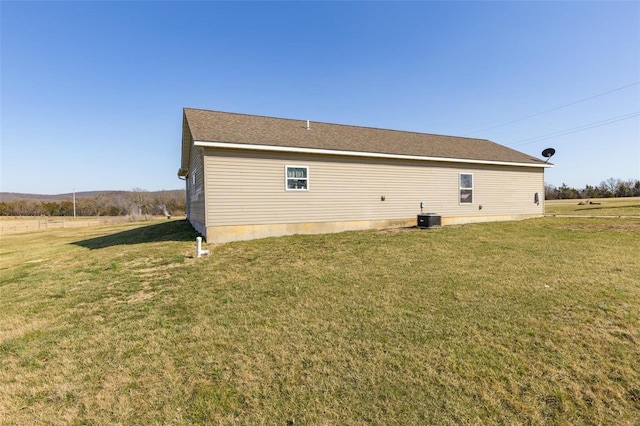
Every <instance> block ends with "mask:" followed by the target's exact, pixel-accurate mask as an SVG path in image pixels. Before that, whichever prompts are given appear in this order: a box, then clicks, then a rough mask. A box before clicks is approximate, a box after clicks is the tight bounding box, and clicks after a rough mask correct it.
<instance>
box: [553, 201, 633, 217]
mask: <svg viewBox="0 0 640 426" xmlns="http://www.w3.org/2000/svg"><path fill="white" fill-rule="evenodd" d="M586 201H587V200H547V201H545V213H546V214H548V215H570V216H636V217H639V218H640V197H628V198H594V199H591V200H589V201H591V202H592V203H593V204H586V203H585V202H586ZM580 203H583V204H582V205H581V204H580Z"/></svg>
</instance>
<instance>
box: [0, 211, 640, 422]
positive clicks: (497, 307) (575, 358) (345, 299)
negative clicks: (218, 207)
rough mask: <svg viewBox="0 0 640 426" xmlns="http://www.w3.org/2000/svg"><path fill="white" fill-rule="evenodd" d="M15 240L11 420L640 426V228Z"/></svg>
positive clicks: (617, 223) (0, 299)
mask: <svg viewBox="0 0 640 426" xmlns="http://www.w3.org/2000/svg"><path fill="white" fill-rule="evenodd" d="M194 239H195V234H194V233H193V231H192V230H191V228H190V226H189V225H188V224H186V223H185V222H184V221H168V222H163V223H156V224H152V225H148V224H123V225H111V226H103V227H96V228H77V229H55V230H47V231H39V232H34V233H30V234H15V235H7V236H2V240H1V244H0V262H1V263H0V272H1V276H0V423H2V424H8V425H13V424H16V425H17V424H20V425H22V424H144V425H148V424H245V425H256V424H274V425H292V424H296V425H306V424H309V425H318V424H332V425H333V424H336V425H337V424H340V425H342V424H380V425H388V424H398V425H409V424H563V425H574V424H594V425H595V424H639V423H640V362H639V360H640V255H639V253H640V219H592V218H577V219H576V218H571V219H569V218H544V219H535V220H528V221H522V222H506V223H504V222H503V223H486V224H475V225H465V226H451V227H444V228H442V229H439V230H428V231H427V230H422V231H421V230H417V229H404V230H399V231H381V232H346V233H341V234H332V235H317V236H292V237H282V238H269V239H264V240H257V241H249V242H238V243H230V244H225V245H220V246H213V245H208V246H207V248H209V249H210V250H211V255H210V256H207V257H204V258H201V259H195V258H194V252H195V242H194Z"/></svg>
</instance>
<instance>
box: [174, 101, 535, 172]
mask: <svg viewBox="0 0 640 426" xmlns="http://www.w3.org/2000/svg"><path fill="white" fill-rule="evenodd" d="M306 126H307V122H306V120H295V119H286V118H274V117H263V116H257V115H247V114H236V113H229V112H219V111H207V110H201V109H192V108H185V109H184V124H183V127H184V129H185V130H186V129H188V130H189V131H190V133H191V137H192V138H193V140H194V141H200V142H223V143H233V144H248V145H266V146H278V147H291V148H305V149H321V150H332V151H356V152H365V153H376V154H391V155H407V156H419V157H436V158H446V159H467V160H479V161H492V162H493V161H497V162H505V163H521V164H531V165H538V166H539V165H543V164H544V161H542V160H540V159H538V158H535V157H532V156H530V155H527V154H524V153H522V152H519V151H516V150H514V149H511V148H507V147H505V146H502V145H499V144H497V143H495V142H491V141H489V140H486V139H474V138H464V137H456V136H443V135H433V134H428V133H417V132H406V131H399V130H387V129H377V128H371V127H359V126H349V125H343V124H331V123H322V122H317V121H311V122H310V126H309V127H310V129H309V130H307V128H306ZM183 136H184V135H183ZM185 142H186V141H185Z"/></svg>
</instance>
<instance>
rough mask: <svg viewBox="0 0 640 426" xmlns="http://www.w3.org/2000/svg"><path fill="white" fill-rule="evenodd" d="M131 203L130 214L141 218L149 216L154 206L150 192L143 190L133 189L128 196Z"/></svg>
mask: <svg viewBox="0 0 640 426" xmlns="http://www.w3.org/2000/svg"><path fill="white" fill-rule="evenodd" d="M127 200H128V201H129V206H130V209H129V213H130V214H131V215H132V216H136V215H137V216H141V215H143V214H147V213H148V210H149V208H150V207H151V205H152V199H151V196H150V195H149V191H147V190H146V189H142V188H133V189H132V190H131V192H129V194H128V196H127Z"/></svg>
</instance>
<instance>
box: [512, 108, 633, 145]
mask: <svg viewBox="0 0 640 426" xmlns="http://www.w3.org/2000/svg"><path fill="white" fill-rule="evenodd" d="M639 115H640V111H636V112H632V113H630V114H625V115H620V116H618V117H613V118H609V119H607V120H602V121H596V122H594V123H588V124H583V125H582V126H577V127H572V128H570V129H565V130H560V131H557V132H553V133H547V134H546V135H540V136H536V137H535V138H529V139H523V140H520V141H517V142H515V143H514V144H512V145H509V146H510V147H514V146H521V145H527V144H530V143H533V142H539V141H544V140H547V139H552V138H557V137H560V136H565V135H570V134H572V133H577V132H582V131H584V130H588V129H593V128H594V127H600V126H605V125H607V124H611V123H615V122H617V121H623V120H629V119H630V118H634V117H637V116H639Z"/></svg>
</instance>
